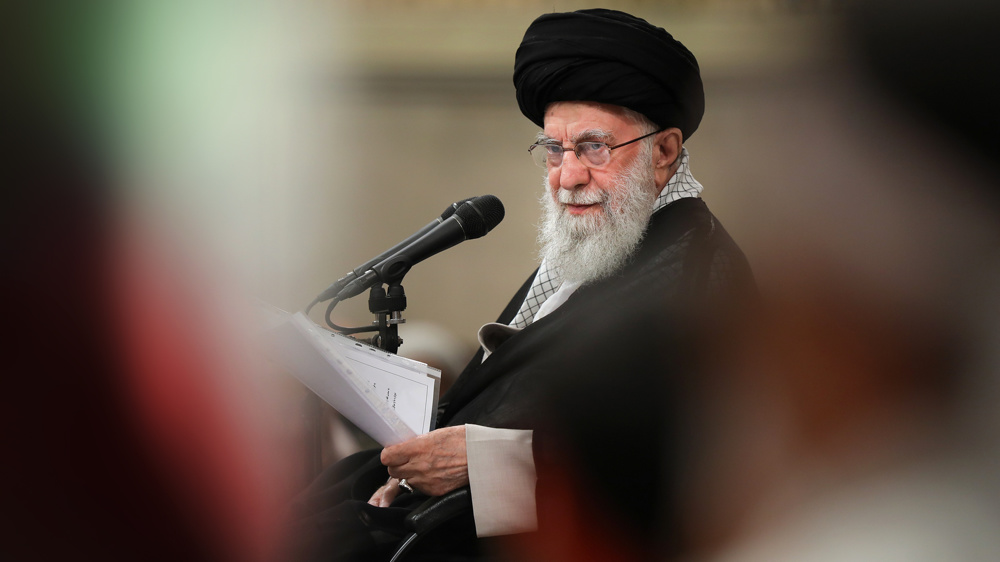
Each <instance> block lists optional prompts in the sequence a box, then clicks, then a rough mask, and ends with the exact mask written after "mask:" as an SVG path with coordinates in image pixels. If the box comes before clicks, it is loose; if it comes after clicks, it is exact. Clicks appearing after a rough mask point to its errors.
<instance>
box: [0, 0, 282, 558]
mask: <svg viewBox="0 0 1000 562" xmlns="http://www.w3.org/2000/svg"><path fill="white" fill-rule="evenodd" d="M15 4H16V5H15ZM4 7H5V10H4V17H3V18H0V75H2V76H3V79H2V80H0V123H3V125H2V126H0V185H3V189H4V197H5V203H4V205H3V206H2V208H0V209H2V213H3V219H2V221H0V224H2V228H3V232H2V236H0V247H2V250H3V251H2V254H0V255H2V257H3V266H4V274H3V285H2V288H3V294H4V297H5V299H4V300H5V312H6V317H7V318H8V327H7V328H8V329H7V330H6V331H5V336H6V337H5V344H4V357H3V364H4V369H3V372H4V379H5V383H6V385H5V389H4V401H5V404H4V407H3V436H4V439H3V450H4V453H5V462H4V469H3V482H4V492H3V502H2V503H3V511H4V514H3V521H4V524H3V526H2V531H0V537H2V539H0V544H2V546H0V558H3V559H5V560H37V561H48V560H106V561H119V560H164V561H178V560H187V561H227V562H228V561H232V562H252V561H258V562H264V561H272V560H282V559H283V558H284V557H283V556H282V554H281V552H280V544H281V540H280V539H281V537H280V532H281V529H282V525H281V524H280V521H281V515H282V511H281V510H280V507H281V506H282V505H283V503H284V502H285V501H287V497H286V496H284V495H283V494H284V492H285V491H286V490H287V489H284V490H283V489H282V488H283V487H284V486H287V485H288V484H287V483H286V482H283V479H284V478H285V477H286V476H287V475H286V474H284V471H283V470H282V469H281V468H280V465H281V464H282V462H283V461H282V460H281V458H282V457H286V456H287V457H288V458H298V457H299V456H300V454H294V455H292V454H281V455H274V454H273V453H275V450H274V449H270V448H268V446H267V445H264V443H263V442H264V441H268V438H267V437H266V435H267V432H266V428H267V427H268V426H269V425H270V424H269V422H270V421H271V418H268V412H266V411H265V410H266V409H267V408H266V407H265V405H266V404H267V401H266V400H261V401H249V400H248V398H249V397H250V396H255V398H258V399H259V398H261V395H259V394H255V392H256V391H258V390H263V388H264V386H265V385H260V386H257V385H255V384H254V383H255V382H256V383H262V382H266V381H264V380H262V379H254V378H253V373H252V370H253V369H254V368H255V367H257V368H259V367H260V364H254V363H253V361H248V360H246V359H247V357H246V352H247V349H246V348H240V347H238V346H234V345H233V340H232V339H231V338H232V337H233V333H232V332H230V331H228V330H229V329H230V328H232V327H233V326H232V325H227V324H230V322H229V320H231V319H230V318H229V317H225V316H220V315H219V314H218V312H219V310H220V309H221V308H224V307H219V306H217V305H218V304H219V302H218V301H216V300H212V298H211V297H212V296H213V295H212V289H213V288H214V287H213V286H212V285H204V284H201V283H199V281H204V279H201V275H202V274H203V273H204V272H203V271H199V270H197V269H196V268H194V267H192V266H191V261H189V260H188V259H185V258H190V257H191V256H190V255H189V254H187V253H186V252H185V251H184V250H185V248H178V247H177V246H174V245H172V244H168V243H165V242H164V240H163V239H161V238H160V237H159V236H157V235H156V234H154V233H153V229H151V228H148V223H147V221H145V220H144V219H145V218H148V217H145V216H143V215H141V214H138V213H136V214H133V213H132V212H131V211H133V210H132V209H128V210H126V209H125V208H124V206H123V205H122V202H121V200H120V199H119V197H118V196H119V195H120V194H121V192H120V188H121V186H120V185H119V184H117V183H115V182H114V181H113V180H112V179H111V177H112V174H111V172H110V171H111V169H112V168H113V166H112V165H111V163H110V162H109V160H111V158H110V156H109V154H108V152H109V151H108V147H107V145H106V144H105V142H106V141H107V138H106V136H105V134H106V133H107V130H106V129H104V128H102V127H101V126H100V125H102V124H103V125H105V126H106V125H107V123H106V122H104V120H103V118H106V116H105V115H100V114H99V113H98V112H97V111H96V108H95V104H96V101H95V99H94V98H93V97H92V96H95V95H98V94H99V93H102V92H98V91H97V90H96V89H90V88H88V87H87V86H88V85H89V86H94V82H99V79H98V77H99V76H101V72H100V71H101V70H106V69H105V68H104V66H103V65H104V64H106V61H104V60H103V59H102V58H101V56H100V54H99V53H98V52H97V51H99V49H98V45H104V44H105V43H104V39H106V38H107V37H108V36H110V35H112V34H113V31H114V29H113V28H112V26H111V25H110V24H109V23H108V22H115V21H117V18H116V17H115V16H120V12H119V11H117V10H116V8H117V7H118V5H117V4H116V3H112V2H108V3H105V2H88V3H76V2H62V3H59V2H55V3H53V2H46V3H44V5H42V4H35V3H26V4H25V3H5V4H4ZM102 133H103V134H102ZM158 234H163V233H162V232H160V233H158ZM167 234H169V233H167ZM248 366H249V367H250V368H249V369H246V367H248ZM264 395H267V398H268V399H269V398H270V395H268V394H267V392H266V391H264ZM265 418H266V419H265ZM262 420H264V423H261V421H262ZM296 452H297V451H296ZM283 453H287V451H285V452H283Z"/></svg>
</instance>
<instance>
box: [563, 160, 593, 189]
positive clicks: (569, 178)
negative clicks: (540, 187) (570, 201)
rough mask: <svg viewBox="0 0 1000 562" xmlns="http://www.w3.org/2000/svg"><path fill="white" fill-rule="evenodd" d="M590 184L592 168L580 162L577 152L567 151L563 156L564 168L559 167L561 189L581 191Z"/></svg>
mask: <svg viewBox="0 0 1000 562" xmlns="http://www.w3.org/2000/svg"><path fill="white" fill-rule="evenodd" d="M588 183H590V168H588V167H587V166H585V165H584V164H583V162H580V159H579V158H577V157H576V153H575V152H573V151H572V150H567V151H566V152H565V153H564V154H563V160H562V166H559V187H561V188H563V189H579V188H582V187H585V186H586V185H587V184H588Z"/></svg>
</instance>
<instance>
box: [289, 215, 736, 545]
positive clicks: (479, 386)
mask: <svg viewBox="0 0 1000 562" xmlns="http://www.w3.org/2000/svg"><path fill="white" fill-rule="evenodd" d="M711 276H715V277H720V278H725V279H726V281H725V282H724V283H721V286H723V287H725V288H726V290H729V289H734V290H733V291H732V292H733V293H734V295H735V293H738V292H740V291H742V290H745V289H747V288H750V287H752V285H753V280H752V277H751V275H750V271H749V267H748V266H747V264H746V260H745V258H744V257H743V254H742V253H741V252H740V250H739V248H737V247H736V245H735V243H734V242H733V241H732V240H731V239H730V238H729V236H728V234H727V233H726V232H725V230H724V229H723V228H722V227H721V225H719V223H718V222H717V221H716V219H715V218H714V217H713V216H712V214H711V213H710V212H709V211H708V208H707V207H706V205H705V204H704V202H702V201H701V200H700V199H693V198H688V199H681V200H679V201H676V202H674V203H671V204H669V205H667V206H666V207H664V208H662V209H660V210H659V211H658V212H657V213H656V214H654V215H653V218H652V220H651V222H650V227H649V229H648V232H647V235H646V239H645V240H644V242H643V244H642V246H641V248H640V249H639V251H638V252H637V254H636V257H635V258H634V259H633V261H632V263H631V264H630V265H629V266H627V267H626V268H625V269H624V270H623V272H622V273H621V274H619V275H618V276H616V277H614V278H610V279H607V280H604V281H602V282H598V283H595V284H593V285H589V286H584V287H582V288H580V289H578V290H577V291H576V292H575V293H574V294H573V295H572V296H571V297H570V298H569V299H568V300H567V302H566V303H564V304H563V305H562V306H560V307H559V308H558V309H556V310H555V311H553V312H552V313H551V314H549V315H548V316H546V317H544V318H542V319H540V320H539V321H538V322H535V323H532V324H531V325H529V326H528V327H526V328H525V329H524V330H522V331H521V332H519V333H518V334H516V335H514V336H513V337H511V338H510V339H508V340H507V341H506V342H504V343H503V344H502V345H501V346H500V347H499V348H497V349H496V351H494V352H493V353H492V354H491V355H490V357H489V358H488V359H487V360H486V361H482V352H481V351H480V352H479V353H477V354H476V356H475V357H473V359H472V360H471V361H470V362H469V365H468V366H467V367H466V368H465V370H464V371H463V373H462V374H461V376H460V377H459V379H458V380H457V381H456V383H455V385H453V386H452V388H451V389H450V390H449V391H448V392H447V393H446V394H445V395H444V396H443V397H442V400H441V404H442V405H441V408H440V413H439V417H438V427H444V426H453V425H460V424H465V423H474V424H479V425H484V426H489V427H498V428H510V429H537V428H544V430H545V431H550V432H551V433H553V434H561V433H562V430H561V429H560V428H564V427H565V423H564V418H563V417H562V416H560V417H559V418H558V419H552V418H547V417H546V416H545V414H546V412H547V411H549V410H547V409H546V408H543V407H541V406H542V405H545V406H548V405H552V404H553V402H552V390H554V389H555V390H558V389H561V388H563V387H564V385H565V382H566V380H567V379H566V377H567V376H568V377H570V378H571V379H572V377H575V376H577V371H578V370H582V369H587V365H588V360H589V359H597V358H598V357H597V356H598V355H603V356H604V357H603V360H605V361H606V360H609V359H611V355H610V354H608V353H607V352H608V351H609V350H610V348H608V347H606V346H604V345H599V342H601V341H604V339H605V338H604V336H605V335H607V332H606V331H607V330H613V331H615V332H624V333H625V335H626V336H627V330H626V328H627V327H628V326H630V325H632V322H633V319H635V318H644V319H646V320H645V321H644V322H642V326H643V327H642V330H643V331H642V337H641V338H638V339H635V340H634V341H635V342H636V343H634V344H633V343H629V342H630V341H631V338H629V337H625V338H624V339H622V338H616V339H614V340H610V339H609V340H608V341H614V342H620V343H621V346H622V348H621V349H619V351H622V352H624V353H626V354H627V353H629V352H630V351H632V350H633V347H634V345H641V346H642V347H643V348H644V349H647V350H654V349H655V350H660V351H663V350H668V349H671V346H683V345H684V343H683V342H681V341H680V340H678V339H677V338H676V337H674V334H676V333H678V332H681V331H683V330H684V329H686V327H687V326H688V325H689V322H690V319H689V318H688V317H685V316H683V315H681V314H680V313H679V312H678V313H677V314H675V313H674V311H675V310H676V311H679V310H680V309H678V308H676V307H674V306H673V304H671V303H674V302H684V303H696V302H700V300H701V299H698V298H695V295H696V293H699V292H702V291H703V290H704V288H705V280H706V279H708V278H709V277H711ZM533 277H534V275H532V276H531V277H529V278H528V281H527V282H526V283H525V284H524V285H523V286H522V287H521V289H520V290H519V291H518V292H517V294H516V295H515V296H514V298H513V299H511V301H510V303H509V304H508V305H507V306H506V307H505V309H504V312H503V313H502V314H501V315H500V317H499V319H498V321H499V322H503V323H506V322H509V321H510V320H511V319H512V318H513V317H514V315H515V314H516V313H517V310H518V308H519V306H520V304H521V301H522V300H523V298H524V295H525V294H526V292H527V290H528V287H529V286H530V282H531V279H532V278H533ZM737 289H738V290H737ZM725 298H729V297H725ZM686 308H690V307H686ZM575 342H576V343H581V344H582V347H577V346H576V345H574V343H575ZM584 342H590V343H584ZM637 342H642V343H641V344H638V343H637ZM667 356H669V353H668V355H667ZM570 357H574V359H573V360H572V361H568V359H569V358H570ZM643 357H649V356H648V355H635V358H636V359H634V360H633V361H632V363H630V364H629V365H630V366H629V367H627V372H628V376H632V375H633V374H635V375H642V376H641V377H639V378H636V379H635V380H634V381H633V382H628V381H621V382H623V383H625V382H628V384H623V385H622V389H624V390H623V391H622V392H620V393H617V394H616V395H615V397H614V398H613V399H611V400H609V401H602V400H601V399H600V394H598V395H597V396H595V395H593V394H588V393H582V394H576V395H575V398H572V399H570V400H569V401H568V402H566V403H565V404H569V405H572V407H571V409H573V410H580V411H583V410H585V408H583V405H584V404H583V403H584V402H586V403H587V404H589V408H590V410H593V411H600V412H603V414H602V415H604V416H606V417H605V419H608V420H610V419H613V418H619V419H625V417H626V416H623V415H622V414H623V413H624V412H627V410H628V409H629V406H628V400H627V395H628V394H629V393H630V392H632V391H636V390H637V389H639V388H641V386H642V384H644V382H643V381H658V380H662V379H664V377H662V376H661V374H662V373H661V371H660V370H659V369H658V368H657V367H655V366H651V365H648V366H647V367H646V368H643V367H642V365H641V364H636V361H640V360H641V358H643ZM597 365H607V363H606V362H602V361H595V362H593V363H592V367H594V366H597ZM569 366H572V367H570V369H571V370H573V371H574V372H573V373H569V372H567V367H569ZM601 368H602V369H603V368H604V367H601ZM622 376H624V375H622ZM609 380H610V382H611V383H613V382H614V381H615V380H617V379H615V378H612V379H609ZM657 384H659V383H657ZM592 399H593V400H592ZM605 402H606V403H605ZM577 405H580V408H578V407H577ZM562 409H563V408H561V407H560V408H559V410H562ZM623 409H624V410H623ZM651 411H654V409H651ZM655 411H662V409H656V410H655ZM594 423H595V424H596V425H597V426H601V425H604V424H603V423H601V422H599V421H596V420H595V422H594ZM641 425H642V423H640V424H639V425H629V424H626V425H624V426H623V425H621V424H618V425H613V424H608V427H609V428H612V427H613V428H614V429H613V430H612V431H613V433H615V434H617V432H620V431H625V432H630V433H632V434H633V438H634V439H640V440H641V441H643V442H645V440H646V439H647V438H648V435H647V434H645V433H644V432H643V430H642V429H641ZM536 435H537V431H536ZM600 439H601V440H600V442H598V443H594V444H593V447H595V448H596V450H600V448H601V447H603V446H604V445H605V444H608V441H612V442H615V443H617V444H618V446H619V448H621V447H625V446H626V445H628V444H630V443H636V441H635V440H634V439H633V440H632V441H630V440H628V439H617V438H615V437H614V435H607V434H604V435H602V436H601V438H600ZM565 442H566V440H565V439H562V438H561V437H557V436H552V437H550V436H546V435H539V441H538V443H541V445H540V446H541V447H542V449H543V450H541V451H540V450H538V449H537V446H539V445H538V443H536V451H535V453H536V459H540V460H541V461H542V462H543V464H544V463H545V462H546V459H547V458H548V459H551V458H552V457H553V456H554V455H553V454H549V455H546V452H545V451H544V449H545V448H546V444H548V443H551V444H553V447H554V448H555V447H557V446H558V447H562V446H563V445H564V444H565ZM663 443H667V441H663ZM557 444H558V445H557ZM647 449H649V450H651V452H648V451H647V452H646V453H641V452H640V451H635V452H634V453H633V454H632V455H631V456H632V457H633V458H643V457H642V455H643V454H645V455H646V456H650V455H653V456H656V458H657V459H658V458H660V457H659V456H658V455H659V452H661V451H662V449H663V448H662V447H659V446H654V447H651V448H649V447H647ZM377 453H378V452H377V451H372V452H368V453H367V456H364V455H362V456H361V457H349V458H348V459H346V460H345V461H342V462H341V463H340V464H338V465H335V466H334V467H333V468H331V469H329V470H328V471H327V472H326V473H325V474H324V475H323V476H322V477H321V479H320V480H319V481H317V484H315V485H314V487H313V489H312V490H311V491H310V492H309V493H308V494H307V495H310V496H312V498H311V499H306V500H303V503H302V505H304V506H308V509H306V510H305V511H304V515H305V518H306V520H307V521H305V522H304V524H305V525H316V524H317V522H319V524H339V525H341V526H344V527H345V528H349V529H350V530H351V532H352V533H356V532H359V531H358V527H357V521H358V520H359V519H363V516H361V515H359V513H363V512H364V511H365V510H366V509H367V508H365V507H363V506H361V507H360V508H359V507H358V506H357V505H356V504H354V507H352V508H345V507H343V505H341V504H344V503H350V502H360V501H363V500H365V499H367V498H368V497H369V496H370V495H371V494H372V493H373V492H374V491H375V489H376V488H377V487H378V486H379V485H381V484H382V483H383V482H384V481H385V479H386V478H387V474H386V472H385V468H384V467H382V466H381V465H380V464H378V462H377V461H378V454H377ZM606 458H608V459H617V458H619V457H618V455H614V456H612V457H606ZM652 458H653V457H650V459H652ZM615 463H617V461H615ZM644 463H646V461H644ZM646 464H648V466H647V467H646V468H645V472H644V474H647V477H648V479H649V480H651V481H653V480H654V475H655V474H659V473H660V470H661V468H662V466H663V464H662V463H661V462H656V463H653V462H652V460H650V461H648V463H646ZM595 474H596V473H595ZM653 483H655V482H653ZM543 484H544V483H543V482H542V481H540V483H539V485H540V486H541V485H543ZM615 494H616V492H615V491H614V490H613V489H612V490H611V495H612V496H614V495H615ZM418 499H423V496H421V495H420V494H405V495H403V496H400V499H398V500H397V502H395V503H394V504H393V508H397V507H399V508H401V509H403V510H407V509H413V508H414V507H415V506H416V505H417V504H416V503H407V504H405V505H403V504H402V503H401V502H416V501H417V500H418ZM632 507H633V506H632V505H631V504H629V503H627V502H626V503H625V504H619V508H621V509H631V508H632ZM344 509H354V510H355V511H354V512H348V513H347V515H344V512H343V511H342V510H344ZM338 510H341V511H338ZM359 510H360V511H359ZM324 517H325V518H327V520H326V521H320V520H321V519H322V518H324ZM345 519H346V520H347V521H349V524H348V523H346V522H345V521H344V520H345ZM389 519H390V518H389V517H388V516H385V517H382V518H381V519H380V520H379V521H377V522H376V523H377V525H372V534H373V535H375V536H377V537H383V536H385V531H386V528H385V527H384V525H385V524H386V522H387V521H389ZM543 523H544V522H543V521H540V525H542V524H543ZM320 531H321V532H322V533H323V534H324V536H325V537H326V545H327V547H332V545H335V544H337V542H336V540H334V539H333V538H331V537H332V536H333V535H332V534H331V533H333V532H332V531H330V530H329V529H321V530H320ZM402 532H403V531H402V529H400V530H399V531H398V533H397V534H398V535H399V536H402ZM436 535H437V538H436V539H432V540H424V541H423V542H422V543H421V545H419V546H418V547H417V548H416V549H415V550H416V552H415V554H416V557H415V558H416V559H419V558H420V557H421V555H423V556H427V557H428V558H429V559H430V558H434V557H442V556H445V555H447V556H449V557H451V559H480V558H481V557H484V556H487V555H489V554H490V553H489V551H487V550H483V548H482V547H483V545H484V542H483V541H481V540H476V539H475V527H474V521H473V520H472V514H471V513H470V514H468V516H467V517H464V518H460V519H459V520H457V521H456V522H455V523H454V524H453V525H452V526H451V527H450V528H449V529H441V530H438V531H436ZM340 544H341V545H342V546H345V547H346V546H356V545H357V544H358V542H357V541H356V540H354V541H353V542H352V543H350V544H348V543H347V542H341V543H340ZM361 546H363V547H365V548H368V549H369V550H368V551H367V552H368V554H367V555H368V556H369V557H368V558H364V557H361V558H345V559H347V560H354V559H358V560H362V559H371V560H378V559H381V558H379V556H380V555H381V554H380V553H379V551H378V548H377V547H372V544H371V543H368V544H362V545H361ZM421 549H423V550H422V551H421ZM431 549H433V550H434V552H435V554H434V555H433V556H431V555H430V554H429V552H430V551H431ZM317 552H322V549H320V550H317ZM316 559H319V557H317V558H316Z"/></svg>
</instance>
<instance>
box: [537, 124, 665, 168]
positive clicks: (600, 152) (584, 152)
mask: <svg viewBox="0 0 1000 562" xmlns="http://www.w3.org/2000/svg"><path fill="white" fill-rule="evenodd" d="M664 130H665V129H660V130H658V131H653V132H652V133H649V134H645V135H642V136H641V137H639V138H637V139H632V140H630V141H628V142H623V143H621V144H616V145H614V146H608V144H607V143H604V142H592V141H588V142H581V143H577V145H576V146H574V147H573V148H572V152H574V153H575V154H576V157H577V159H578V160H580V162H581V163H582V164H583V165H584V166H587V167H588V168H603V167H604V166H607V165H608V162H610V161H611V151H612V150H614V149H616V148H621V147H623V146H625V145H627V144H632V143H634V142H637V141H641V140H642V139H644V138H646V137H651V136H653V135H655V134H656V133H659V132H662V131H664ZM567 150H570V149H568V148H563V147H562V145H558V144H553V143H545V142H541V143H539V142H536V143H535V144H533V145H531V146H529V147H528V153H529V154H531V158H532V159H534V161H535V164H538V165H539V166H540V167H542V168H545V169H550V168H558V167H559V166H562V163H563V154H564V153H565V152H566V151H567Z"/></svg>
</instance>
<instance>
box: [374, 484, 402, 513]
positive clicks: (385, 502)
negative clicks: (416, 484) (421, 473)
mask: <svg viewBox="0 0 1000 562" xmlns="http://www.w3.org/2000/svg"><path fill="white" fill-rule="evenodd" d="M383 487H384V488H385V490H384V491H383V492H382V497H380V498H379V502H378V507H389V506H390V505H391V504H392V500H394V499H396V496H398V495H399V480H395V479H393V480H392V481H391V482H390V483H388V484H386V485H385V486H383Z"/></svg>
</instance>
